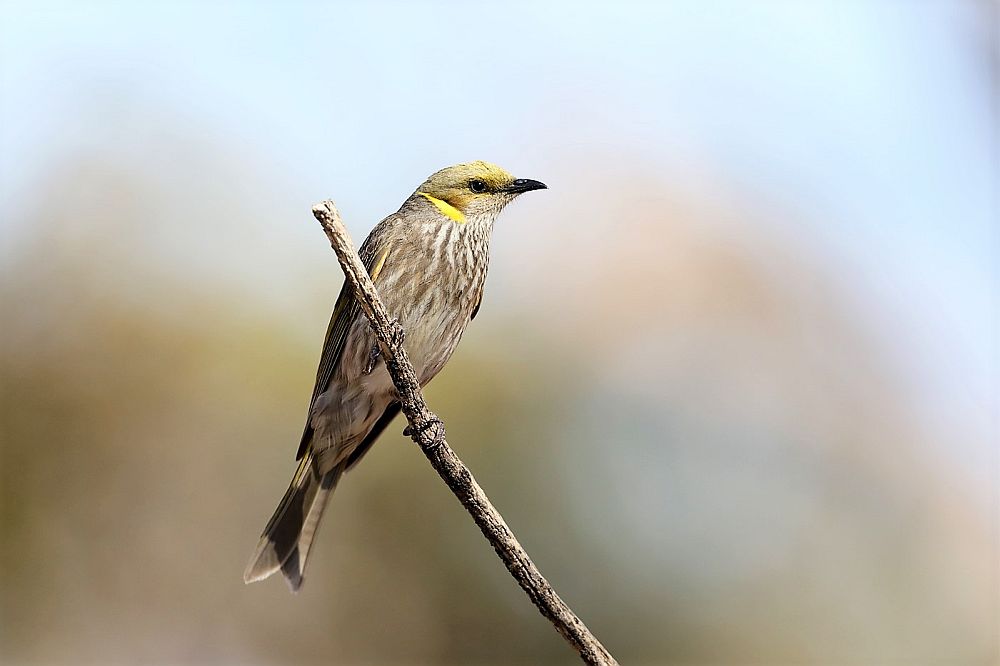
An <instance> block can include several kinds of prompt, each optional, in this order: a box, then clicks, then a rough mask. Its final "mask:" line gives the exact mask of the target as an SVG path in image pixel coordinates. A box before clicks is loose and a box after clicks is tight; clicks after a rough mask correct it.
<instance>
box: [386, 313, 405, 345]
mask: <svg viewBox="0 0 1000 666" xmlns="http://www.w3.org/2000/svg"><path fill="white" fill-rule="evenodd" d="M389 337H390V339H391V341H392V346H393V347H398V346H399V345H401V344H403V341H404V340H405V339H406V331H404V330H403V325H402V324H400V323H399V319H396V318H395V317H394V318H393V320H392V323H391V325H390V331H389Z"/></svg>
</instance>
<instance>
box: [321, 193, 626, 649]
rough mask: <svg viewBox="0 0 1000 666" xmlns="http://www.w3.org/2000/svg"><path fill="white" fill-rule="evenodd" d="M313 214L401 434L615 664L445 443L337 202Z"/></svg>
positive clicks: (569, 623) (531, 591)
mask: <svg viewBox="0 0 1000 666" xmlns="http://www.w3.org/2000/svg"><path fill="white" fill-rule="evenodd" d="M313 215H315V216H316V219H317V220H319V223H320V224H321V225H322V226H323V230H324V231H325V232H326V235H327V238H329V239H330V245H331V246H333V249H334V251H335V252H336V253H337V259H338V260H339V261H340V266H341V268H342V269H343V270H344V276H345V277H346V279H347V281H348V282H350V284H351V286H352V287H353V288H354V294H355V297H356V298H357V300H358V302H359V303H360V304H361V308H362V310H364V313H365V315H366V316H367V317H368V319H369V320H370V321H371V325H372V329H373V331H374V332H375V336H376V337H377V338H378V342H379V346H380V347H381V349H382V358H383V359H384V360H385V365H386V368H387V369H388V371H389V375H390V376H391V377H392V381H393V383H394V384H395V386H396V391H397V392H398V393H399V401H400V405H401V407H402V412H403V414H404V415H405V416H406V420H407V421H408V422H409V425H408V426H407V428H406V430H404V431H403V434H404V435H408V436H409V437H411V438H412V439H413V441H414V442H416V443H417V445H418V446H420V450H421V451H423V453H424V455H425V456H426V457H427V459H428V460H429V461H430V463H431V465H432V466H433V467H434V469H435V470H436V471H437V473H438V475H440V476H441V478H442V479H444V482H445V483H447V484H448V487H449V488H451V491H452V492H453V493H454V494H455V497H457V498H458V501H460V502H461V503H462V506H464V507H465V509H466V511H468V512H469V515H471V516H472V519H473V520H474V521H476V525H478V526H479V529H480V530H481V531H482V533H483V536H485V537H486V539H487V540H488V541H489V542H490V545H492V546H493V550H495V551H496V553H497V555H499V556H500V559H501V560H503V563H504V565H506V567H507V570H508V571H510V574H511V576H513V577H514V579H515V580H516V581H517V583H518V585H520V586H521V589H523V590H524V591H525V592H526V593H527V595H528V597H529V598H530V599H531V602H532V603H533V604H535V606H536V607H537V608H538V610H539V611H540V612H541V613H542V615H544V616H545V617H546V618H547V619H548V620H549V622H551V623H552V625H553V626H554V627H555V628H556V630H557V631H558V632H559V633H560V634H562V636H563V638H565V639H566V641H567V642H569V644H570V645H571V646H573V649H575V650H576V651H577V652H578V653H579V655H580V658H581V659H582V660H583V661H584V662H585V663H587V664H593V665H595V666H597V665H600V666H617V665H618V662H617V661H615V658H614V657H612V656H611V654H610V653H609V652H608V651H607V650H606V649H605V648H604V646H603V645H601V642H600V641H598V640H597V637H596V636H594V634H592V633H591V632H590V630H589V629H587V627H586V625H584V623H583V622H582V621H581V620H580V618H578V617H577V616H576V614H575V613H574V612H573V611H572V609H570V607H569V606H567V605H566V603H565V602H564V601H563V600H562V599H561V598H559V595H558V594H556V591H555V590H554V589H553V588H552V586H551V585H550V584H549V582H548V581H547V580H545V577H544V576H542V574H541V572H540V571H539V570H538V567H536V566H535V564H534V562H532V561H531V558H530V557H528V553H526V552H525V550H524V548H522V547H521V544H520V543H518V541H517V538H516V537H515V536H514V533H513V532H511V530H510V528H509V527H508V526H507V523H506V522H504V519H503V516H501V515H500V512H498V511H497V510H496V509H495V508H494V507H493V504H491V503H490V500H489V498H488V497H486V493H485V492H483V489H482V488H480V487H479V484H478V483H476V480H475V478H473V476H472V473H471V472H470V471H469V468H468V467H466V466H465V463H463V462H462V461H461V459H459V457H458V455H456V453H455V452H454V451H453V450H452V448H451V447H450V446H449V445H448V442H447V441H446V440H445V429H444V423H442V421H441V419H439V418H438V417H437V416H435V414H434V413H433V412H431V411H430V410H429V409H428V408H427V404H426V403H425V402H424V396H423V392H422V391H421V389H420V384H419V383H418V382H417V377H416V374H415V373H414V371H413V366H412V365H411V364H410V359H409V357H408V356H407V354H406V349H404V348H403V338H404V331H403V330H402V327H401V326H400V325H399V322H397V321H396V320H394V319H393V318H392V317H390V316H389V313H388V312H386V309H385V306H384V305H383V304H382V300H381V299H380V298H379V295H378V292H376V291H375V284H374V283H373V282H372V280H371V278H370V277H369V275H368V271H366V270H365V267H364V265H363V264H362V263H361V259H360V258H359V257H358V254H357V252H356V251H355V249H354V245H353V243H352V242H351V237H350V235H349V234H348V233H347V229H346V228H345V227H344V223H343V221H342V220H341V219H340V213H338V212H337V208H336V207H335V206H334V204H333V202H332V201H329V200H328V201H324V202H322V203H320V204H317V205H316V206H314V207H313Z"/></svg>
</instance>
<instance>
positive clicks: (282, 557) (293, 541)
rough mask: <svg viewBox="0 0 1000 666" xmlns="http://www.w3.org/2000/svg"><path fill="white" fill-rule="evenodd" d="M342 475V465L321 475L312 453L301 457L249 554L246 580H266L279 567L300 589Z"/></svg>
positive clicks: (244, 578)
mask: <svg viewBox="0 0 1000 666" xmlns="http://www.w3.org/2000/svg"><path fill="white" fill-rule="evenodd" d="M340 474H341V469H340V466H337V467H335V468H334V469H332V470H330V471H329V472H327V473H325V474H322V473H321V472H320V471H319V467H318V464H317V461H316V457H315V456H314V455H313V454H312V452H309V453H307V454H306V455H305V456H304V457H303V458H302V461H301V462H300V463H299V467H298V469H297V470H296V472H295V476H294V477H293V478H292V482H291V484H290V485H289V486H288V490H287V491H285V496H284V497H282V498H281V502H280V503H279V504H278V508H277V509H276V510H275V512H274V515H273V516H271V520H270V521H268V523H267V527H265V528H264V532H263V534H262V535H261V537H260V541H259V542H258V543H257V548H256V549H255V550H254V553H253V555H252V556H251V557H250V563H249V564H248V565H247V568H246V571H244V572H243V580H244V582H246V583H253V582H256V581H258V580H264V579H265V578H267V577H268V576H271V575H272V574H274V573H276V572H278V571H279V570H280V571H281V572H282V574H284V576H285V579H286V580H287V581H288V586H289V587H290V588H291V589H292V591H293V592H295V591H298V589H299V588H300V587H301V586H302V574H303V571H304V569H305V564H306V558H307V557H308V555H309V550H310V548H311V547H312V543H313V539H314V537H315V536H316V528H317V527H318V526H319V520H320V518H321V517H322V516H323V510H324V509H325V508H326V504H327V501H328V500H329V498H330V495H331V494H332V493H333V489H334V487H335V486H336V485H337V481H338V480H339V479H340Z"/></svg>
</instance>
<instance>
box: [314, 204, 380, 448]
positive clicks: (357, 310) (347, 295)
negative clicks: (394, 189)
mask: <svg viewBox="0 0 1000 666" xmlns="http://www.w3.org/2000/svg"><path fill="white" fill-rule="evenodd" d="M393 217H394V216H392V215H390V216H389V217H387V218H386V219H384V220H382V222H380V223H379V224H378V226H376V227H375V229H373V230H372V232H371V233H370V234H369V235H368V238H367V239H365V242H364V243H363V244H362V245H361V249H360V250H359V251H358V256H359V257H361V263H363V264H364V266H365V269H367V270H368V274H369V275H370V276H371V277H372V281H377V280H378V276H379V273H380V272H381V270H382V268H383V267H384V266H385V261H386V258H387V257H388V255H389V249H390V245H389V243H388V235H389V234H388V231H389V229H390V227H391V226H392V220H393ZM360 314H361V306H360V305H359V304H358V302H357V300H355V298H354V292H353V290H352V289H351V285H350V284H349V283H348V282H347V281H346V280H345V281H344V286H343V287H341V288H340V296H338V297H337V304H336V305H335V306H334V307H333V315H332V316H331V317H330V325H329V326H328V327H327V329H326V340H325V341H324V342H323V353H322V354H321V355H320V358H319V368H318V369H317V370H316V385H315V387H313V394H312V399H310V400H309V412H308V413H307V414H306V427H305V429H304V430H303V431H302V440H301V441H300V442H299V450H298V453H296V454H295V459H296V460H299V459H300V458H302V456H303V455H304V454H305V452H306V449H308V448H309V442H310V441H311V440H312V433H313V428H312V409H313V405H314V404H315V403H316V398H318V397H319V396H320V394H321V393H323V392H324V391H326V389H327V387H328V386H329V385H330V379H331V378H332V377H333V371H334V369H336V367H337V364H339V363H340V357H341V355H342V354H343V353H344V345H345V343H346V342H347V332H348V330H350V328H351V322H353V321H354V320H355V318H356V317H358V316H359V315H360Z"/></svg>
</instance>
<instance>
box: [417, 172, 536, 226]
mask: <svg viewBox="0 0 1000 666" xmlns="http://www.w3.org/2000/svg"><path fill="white" fill-rule="evenodd" d="M542 189H546V185H545V183H540V182H538V181H537V180H529V179H526V178H514V176H512V175H510V174H509V173H507V172H506V171H504V170H503V169H501V168H500V167H498V166H497V165H495V164H490V163H489V162H482V161H478V162H469V163H467V164H456V165H455V166H450V167H447V168H444V169H441V170H440V171H438V172H437V173H435V174H433V175H431V177H430V178H428V179H427V180H425V181H424V183H423V185H421V186H420V187H419V188H417V191H416V192H414V196H415V197H422V198H424V199H426V200H427V201H429V202H430V203H432V204H434V206H435V207H437V209H438V210H439V211H440V212H441V213H443V214H444V215H446V216H447V217H449V218H451V219H452V220H454V221H456V222H465V221H467V220H468V219H483V220H487V221H489V222H492V221H493V219H494V218H495V217H496V216H497V214H498V213H499V212H500V211H501V210H503V207H504V206H506V205H507V204H509V203H510V202H511V201H513V200H514V198H515V197H517V196H518V195H519V194H523V193H524V192H530V191H531V190H542Z"/></svg>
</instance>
